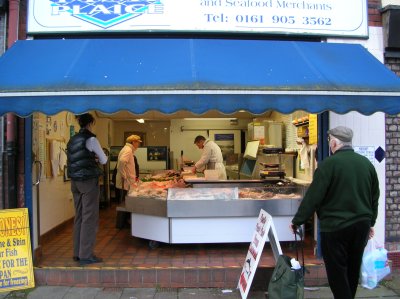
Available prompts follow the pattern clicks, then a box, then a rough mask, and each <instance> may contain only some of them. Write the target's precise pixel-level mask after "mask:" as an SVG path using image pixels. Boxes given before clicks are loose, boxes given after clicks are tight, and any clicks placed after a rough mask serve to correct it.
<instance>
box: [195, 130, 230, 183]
mask: <svg viewBox="0 0 400 299" xmlns="http://www.w3.org/2000/svg"><path fill="white" fill-rule="evenodd" d="M194 144H195V145H197V147H198V148H199V149H201V150H202V154H201V157H200V160H199V161H197V163H196V164H195V167H196V170H199V169H210V170H216V171H217V172H218V179H219V180H226V170H225V165H224V159H223V157H222V152H221V148H220V147H219V146H218V144H216V143H215V142H214V141H211V140H209V139H206V138H205V137H204V136H201V135H199V136H197V137H196V138H195V139H194Z"/></svg>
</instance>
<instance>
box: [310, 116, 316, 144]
mask: <svg viewBox="0 0 400 299" xmlns="http://www.w3.org/2000/svg"><path fill="white" fill-rule="evenodd" d="M308 137H309V138H308V144H317V142H318V116H317V114H309V115H308Z"/></svg>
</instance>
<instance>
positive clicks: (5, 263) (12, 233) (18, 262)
mask: <svg viewBox="0 0 400 299" xmlns="http://www.w3.org/2000/svg"><path fill="white" fill-rule="evenodd" d="M34 286H35V280H34V275H33V265H32V250H31V241H30V230H29V217H28V209H26V208H21V209H7V210H0V292H5V291H13V290H19V289H27V288H33V287H34Z"/></svg>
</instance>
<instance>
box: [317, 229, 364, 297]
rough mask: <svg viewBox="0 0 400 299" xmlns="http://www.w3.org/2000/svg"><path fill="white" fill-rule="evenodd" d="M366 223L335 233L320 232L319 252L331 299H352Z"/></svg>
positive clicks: (362, 248) (358, 270)
mask: <svg viewBox="0 0 400 299" xmlns="http://www.w3.org/2000/svg"><path fill="white" fill-rule="evenodd" d="M369 230H370V221H361V222H357V223H354V224H352V225H350V226H348V227H346V228H343V229H341V230H339V231H335V232H329V233H327V232H321V249H322V256H323V258H324V263H325V268H326V273H327V276H328V282H329V286H330V288H331V290H332V293H333V296H334V298H335V299H353V298H354V297H355V295H356V291H357V286H358V280H359V276H360V268H361V262H362V256H363V253H364V248H365V245H366V244H367V241H368V235H369Z"/></svg>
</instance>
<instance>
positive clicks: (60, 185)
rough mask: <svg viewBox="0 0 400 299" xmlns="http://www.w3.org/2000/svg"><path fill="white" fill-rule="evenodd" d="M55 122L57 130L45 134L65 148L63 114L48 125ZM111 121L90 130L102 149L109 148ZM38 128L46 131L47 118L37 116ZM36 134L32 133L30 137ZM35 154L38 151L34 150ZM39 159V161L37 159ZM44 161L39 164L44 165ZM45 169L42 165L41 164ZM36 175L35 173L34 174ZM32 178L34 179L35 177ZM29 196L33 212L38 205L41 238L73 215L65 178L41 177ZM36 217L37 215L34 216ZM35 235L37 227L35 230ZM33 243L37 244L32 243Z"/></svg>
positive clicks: (66, 136) (98, 122)
mask: <svg viewBox="0 0 400 299" xmlns="http://www.w3.org/2000/svg"><path fill="white" fill-rule="evenodd" d="M55 121H56V122H57V130H54V128H53V127H52V130H51V131H49V133H48V134H47V133H46V134H45V138H46V139H57V140H65V144H67V143H68V141H69V139H70V138H69V135H70V133H69V127H68V126H67V124H66V113H65V112H61V113H59V114H56V115H53V116H51V123H52V124H54V122H55ZM109 123H110V120H108V119H105V118H104V119H97V120H96V124H95V126H94V128H93V133H94V134H96V135H97V138H98V139H99V141H100V144H101V146H102V147H104V148H109V145H108V140H109V139H110V132H109V130H110V129H111V127H110V124H109ZM39 126H42V127H43V128H45V127H46V116H45V115H40V117H39ZM74 127H75V132H78V131H79V125H78V123H77V122H76V121H75V120H74ZM33 134H35V132H34V133H33ZM33 151H34V152H37V149H35V148H34V149H33ZM37 159H39V157H37ZM43 162H44V161H42V163H43ZM43 165H44V163H43ZM33 171H35V170H33ZM34 177H36V176H35V175H34ZM37 188H39V198H37V196H36V192H37ZM32 193H33V195H34V208H35V210H36V207H37V201H38V202H39V210H40V211H39V212H40V235H43V234H44V233H47V232H48V231H50V230H51V229H53V228H54V227H56V226H58V225H60V224H62V223H63V222H65V221H67V220H69V219H71V218H72V217H74V215H75V211H74V203H73V198H72V193H71V184H70V182H69V181H67V182H64V177H63V176H62V175H59V176H55V177H53V176H45V175H44V176H42V179H41V182H40V184H39V186H38V187H33V190H32ZM35 215H36V214H35ZM34 229H35V231H37V226H35V228H34ZM35 243H36V241H35Z"/></svg>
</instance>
